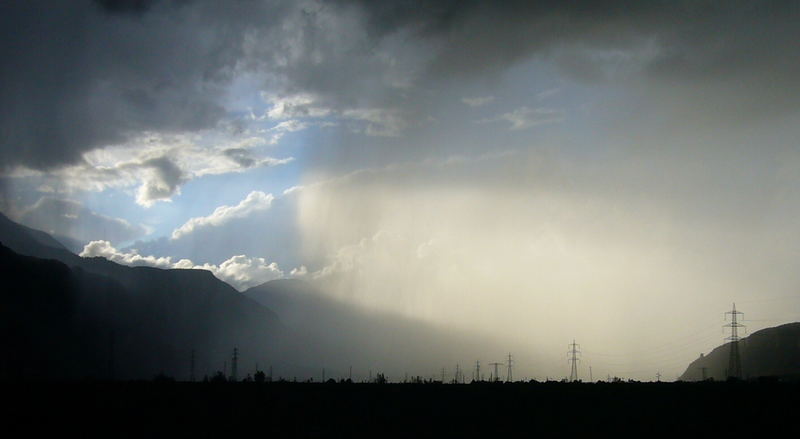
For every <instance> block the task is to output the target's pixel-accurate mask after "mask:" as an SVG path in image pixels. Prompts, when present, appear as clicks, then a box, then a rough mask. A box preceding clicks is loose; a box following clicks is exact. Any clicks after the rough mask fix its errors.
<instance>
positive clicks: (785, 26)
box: [0, 0, 800, 169]
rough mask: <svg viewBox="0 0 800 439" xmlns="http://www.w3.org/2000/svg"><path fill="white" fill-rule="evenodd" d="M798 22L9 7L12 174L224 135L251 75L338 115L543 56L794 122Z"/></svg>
mask: <svg viewBox="0 0 800 439" xmlns="http://www.w3.org/2000/svg"><path fill="white" fill-rule="evenodd" d="M799 9H800V6H798V4H797V2H791V1H784V2H759V1H756V2H751V1H728V2H713V1H699V2H698V1H675V2H610V1H588V2H586V1H584V2H556V1H551V2H517V1H511V2H482V1H465V2H459V1H438V2H436V1H435V2H425V3H424V4H422V5H419V4H418V3H417V2H406V1H391V2H360V1H356V2H351V1H339V2H333V3H317V2H298V3H295V2H272V1H263V2H256V1H252V2H207V1H192V2H169V1H161V2H157V1H98V2H89V1H79V2H52V1H43V0H29V1H8V2H4V3H3V6H2V11H1V12H2V13H1V14H0V29H2V31H0V32H2V38H1V39H0V40H2V43H0V59H2V60H3V62H2V66H0V130H1V132H2V133H3V136H2V139H0V141H1V142H2V146H1V149H0V160H2V164H3V165H4V167H8V166H13V165H17V164H22V165H25V166H27V167H31V168H35V169H49V168H53V167H57V166H60V165H63V164H65V163H75V162H78V161H80V159H81V153H82V152H84V151H87V150H89V149H91V148H95V147H99V146H103V145H105V144H109V143H114V142H120V141H122V140H124V139H125V138H126V136H128V135H131V134H136V133H139V132H141V131H146V130H154V131H184V130H190V131H191V130H196V129H200V128H206V127H209V126H212V125H213V124H214V123H216V122H217V121H219V120H220V119H221V118H223V116H224V114H225V108H224V104H223V102H222V94H223V92H224V89H225V87H226V86H227V85H228V84H229V83H230V81H231V79H232V78H234V77H235V76H237V75H238V74H240V73H241V72H244V71H250V72H256V73H257V74H258V75H259V76H260V77H261V78H262V79H263V81H264V83H265V84H269V85H270V86H271V87H273V88H278V89H280V90H283V92H284V93H286V94H288V95H291V94H296V93H305V92H309V93H314V94H315V95H317V96H318V97H319V99H320V100H321V104H322V105H325V106H326V107H333V108H340V109H346V108H367V107H376V106H378V107H380V106H386V104H387V102H391V103H393V104H394V105H395V106H397V105H399V104H403V105H402V106H403V107H409V106H412V107H413V105H411V104H409V103H408V102H406V103H404V102H405V100H404V98H403V93H404V90H405V89H406V88H407V86H408V84H409V81H411V82H413V81H423V80H426V78H427V79H431V78H433V79H436V78H442V79H444V78H447V77H449V76H450V75H453V74H455V75H463V74H475V73H486V72H487V71H493V70H501V69H503V68H504V67H506V66H508V65H510V64H513V63H515V62H518V61H521V60H524V59H528V58H530V57H532V56H535V57H540V58H544V59H554V60H556V61H557V62H558V63H559V65H561V66H562V68H563V69H565V71H568V72H570V73H571V74H573V75H574V76H576V77H582V78H586V79H590V80H596V79H608V78H609V75H610V76H611V77H613V76H614V75H615V74H620V73H625V72H633V73H636V74H642V75H644V77H646V78H648V79H652V80H657V81H665V82H667V83H671V82H674V81H679V82H687V83H707V84H709V85H710V87H709V88H708V89H707V90H706V93H705V96H704V99H707V98H708V97H709V96H708V95H709V94H710V95H712V96H711V97H714V96H716V95H719V94H720V93H716V94H715V93H713V90H714V84H723V85H729V86H734V85H735V90H734V92H733V93H734V95H735V96H740V97H739V98H738V99H733V103H736V104H739V105H740V108H741V107H744V108H745V109H749V110H752V111H768V112H772V111H784V110H787V109H789V110H792V111H794V110H796V109H797V105H796V103H797V97H798V93H799V92H800V91H799V89H798V86H797V80H796V78H797V77H798V74H799V73H800V67H798V65H799V64H800V63H797V62H796V59H798V57H799V56H800V53H799V52H800V49H799V48H798V45H797V44H795V42H796V41H798V40H800V31H798V26H797V25H796V23H797V20H798V18H799V16H798V12H799V11H798V10H799ZM356 78H357V79H356ZM724 89H725V90H726V91H728V90H730V89H729V88H728V87H724ZM729 100H730V99H729ZM370 101H372V102H370ZM411 114H412V113H403V115H404V116H405V117H411Z"/></svg>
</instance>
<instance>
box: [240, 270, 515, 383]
mask: <svg viewBox="0 0 800 439" xmlns="http://www.w3.org/2000/svg"><path fill="white" fill-rule="evenodd" d="M322 288H324V286H320V285H318V284H315V283H312V282H306V281H302V280H296V279H280V280H273V281H269V282H266V283H264V284H261V285H259V286H256V287H253V288H250V289H249V290H247V291H245V292H244V294H245V295H246V296H247V297H250V298H252V299H253V300H256V301H257V302H259V303H261V304H262V305H264V306H266V307H268V308H270V309H272V310H274V311H275V312H276V313H277V314H278V315H280V316H281V321H282V322H283V323H284V324H285V325H286V326H287V327H288V328H290V330H292V331H293V336H292V337H293V338H294V339H296V340H298V341H299V344H301V345H303V346H304V347H305V348H306V349H307V350H306V357H305V359H304V361H307V362H309V363H310V364H319V365H320V367H322V366H326V367H327V368H328V370H329V372H331V373H330V375H332V374H333V373H339V374H340V375H339V376H342V375H344V374H345V373H349V370H348V367H349V366H350V365H355V366H356V367H359V366H360V367H361V370H358V371H357V372H358V374H359V376H363V375H364V374H365V373H366V372H367V371H365V370H363V368H364V367H371V368H372V369H373V372H377V371H382V372H384V373H387V374H389V375H390V378H392V379H402V377H403V374H404V373H406V372H408V373H410V374H421V375H423V376H425V377H427V378H430V377H431V376H435V377H439V376H440V370H439V368H440V367H441V366H446V368H447V371H446V375H447V376H448V377H449V378H448V379H452V375H453V369H454V368H455V366H456V364H457V363H458V362H461V364H460V365H461V368H462V370H464V371H465V372H464V373H465V376H466V380H467V381H469V380H470V379H471V378H472V375H471V371H472V370H474V363H473V361H474V359H479V358H486V356H487V355H494V356H496V357H497V358H503V356H504V355H505V354H507V352H508V350H509V349H513V348H512V347H510V346H508V345H507V344H505V343H499V342H498V341H497V340H492V339H490V338H489V337H485V336H481V335H475V334H466V333H463V332H459V331H455V330H452V329H448V328H443V327H439V326H436V325H434V324H431V323H427V322H423V321H420V320H415V319H410V318H406V317H403V316H400V315H396V314H391V313H387V312H380V311H375V310H367V309H363V308H360V307H358V306H355V305H353V304H350V303H346V302H343V301H340V300H337V299H335V298H333V297H332V296H330V295H328V294H326V293H325V292H324V291H323V290H322ZM464 361H469V362H470V363H469V364H464ZM420 365H428V366H427V367H428V368H426V369H421V368H420ZM430 365H432V366H430ZM484 371H485V372H486V373H487V375H486V378H487V379H488V368H485V369H484ZM330 375H329V376H330Z"/></svg>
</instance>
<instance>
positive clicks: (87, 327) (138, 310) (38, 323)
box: [0, 215, 281, 378]
mask: <svg viewBox="0 0 800 439" xmlns="http://www.w3.org/2000/svg"><path fill="white" fill-rule="evenodd" d="M0 242H2V258H3V260H2V261H3V267H4V272H5V273H6V274H5V278H6V279H5V283H6V285H8V288H4V292H3V294H2V301H3V304H4V306H3V313H4V314H5V315H4V318H3V325H4V328H3V334H4V335H3V338H2V347H0V349H4V351H5V352H8V353H9V355H4V356H3V358H4V359H5V360H4V363H3V366H2V367H3V374H4V375H5V376H22V377H44V376H51V377H56V378H58V377H62V378H83V377H87V378H106V377H111V375H114V377H115V378H150V377H152V376H153V375H155V374H157V373H163V374H168V375H174V376H178V377H179V378H187V377H188V376H189V372H190V366H189V365H190V357H191V351H192V350H195V356H196V358H195V364H196V373H197V375H198V376H200V377H202V376H203V375H204V374H206V373H208V374H210V373H213V371H215V370H222V369H223V365H224V362H225V361H226V360H228V359H229V357H230V353H231V351H232V349H233V347H235V346H238V347H239V349H240V351H241V352H243V353H247V354H246V356H245V357H244V358H247V359H259V358H261V357H267V356H270V355H272V352H271V350H272V349H275V348H276V347H277V346H278V345H279V344H280V341H279V339H280V337H279V335H280V331H281V325H280V323H279V321H278V318H277V316H276V315H275V314H274V313H273V312H272V311H270V310H269V309H267V308H265V307H264V306H262V305H259V304H258V303H256V302H255V301H253V300H251V299H248V298H247V297H245V296H243V295H242V294H241V293H239V292H238V291H236V290H235V289H234V288H232V287H231V286H230V285H228V284H226V283H224V282H222V281H220V280H218V279H217V278H215V277H214V276H213V275H212V274H211V273H210V272H208V271H205V270H162V269H157V268H151V267H127V266H122V265H119V264H116V263H114V262H111V261H108V260H106V259H103V258H81V257H79V256H77V255H75V254H73V253H71V252H69V251H68V250H67V249H66V248H64V246H63V245H61V244H60V243H59V242H58V241H56V240H55V239H53V238H52V237H50V236H49V235H47V234H46V233H44V232H41V231H38V230H34V229H30V228H28V227H25V226H22V225H19V224H16V223H14V222H13V221H11V220H9V219H8V218H6V217H4V216H1V215H0Z"/></svg>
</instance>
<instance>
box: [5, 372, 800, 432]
mask: <svg viewBox="0 0 800 439" xmlns="http://www.w3.org/2000/svg"><path fill="white" fill-rule="evenodd" d="M0 389H2V394H3V396H4V398H3V399H4V400H5V401H6V402H7V404H6V408H5V409H3V410H2V414H0V420H2V425H3V427H2V429H3V431H4V432H8V433H11V435H9V436H6V437H16V436H21V435H25V436H32V435H36V434H37V433H45V432H47V431H50V432H55V433H58V434H59V435H66V434H68V433H79V434H80V436H81V437H87V436H100V435H102V436H104V437H165V436H169V437H238V436H242V437H246V436H250V435H251V434H253V433H255V436H253V437H268V436H273V437H321V436H326V437H353V436H359V437H360V436H369V437H396V436H400V437H420V436H457V437H465V436H466V437H476V436H481V437H491V436H503V435H511V436H513V437H518V436H534V435H536V436H540V437H541V436H543V437H552V436H573V435H574V434H578V433H588V434H593V433H599V432H603V431H605V432H613V433H637V434H648V435H649V434H664V433H673V434H687V433H689V434H692V433H694V434H696V433H701V432H708V433H713V434H719V433H722V432H742V433H744V432H752V433H761V434H765V433H767V432H768V431H774V430H783V432H784V434H786V433H788V432H797V431H798V430H800V427H799V426H798V418H797V416H798V408H800V398H798V397H800V392H798V391H799V390H800V384H798V383H777V382H747V383H745V382H738V383H720V382H718V383H713V382H707V383H596V384H580V383H575V384H569V383H514V384H488V383H483V384H466V385H441V384H382V385H381V384H310V383H264V384H257V383H175V382H111V383H109V382H105V383H104V382H81V383H78V382H75V383H42V382H28V383H13V384H10V383H2V384H0ZM248 432H253V433H248Z"/></svg>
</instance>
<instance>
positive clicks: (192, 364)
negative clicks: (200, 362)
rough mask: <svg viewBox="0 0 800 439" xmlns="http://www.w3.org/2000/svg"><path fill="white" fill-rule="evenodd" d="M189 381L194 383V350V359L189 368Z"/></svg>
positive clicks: (192, 358)
mask: <svg viewBox="0 0 800 439" xmlns="http://www.w3.org/2000/svg"><path fill="white" fill-rule="evenodd" d="M189 381H191V382H194V349H192V357H191V361H190V366H189Z"/></svg>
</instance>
